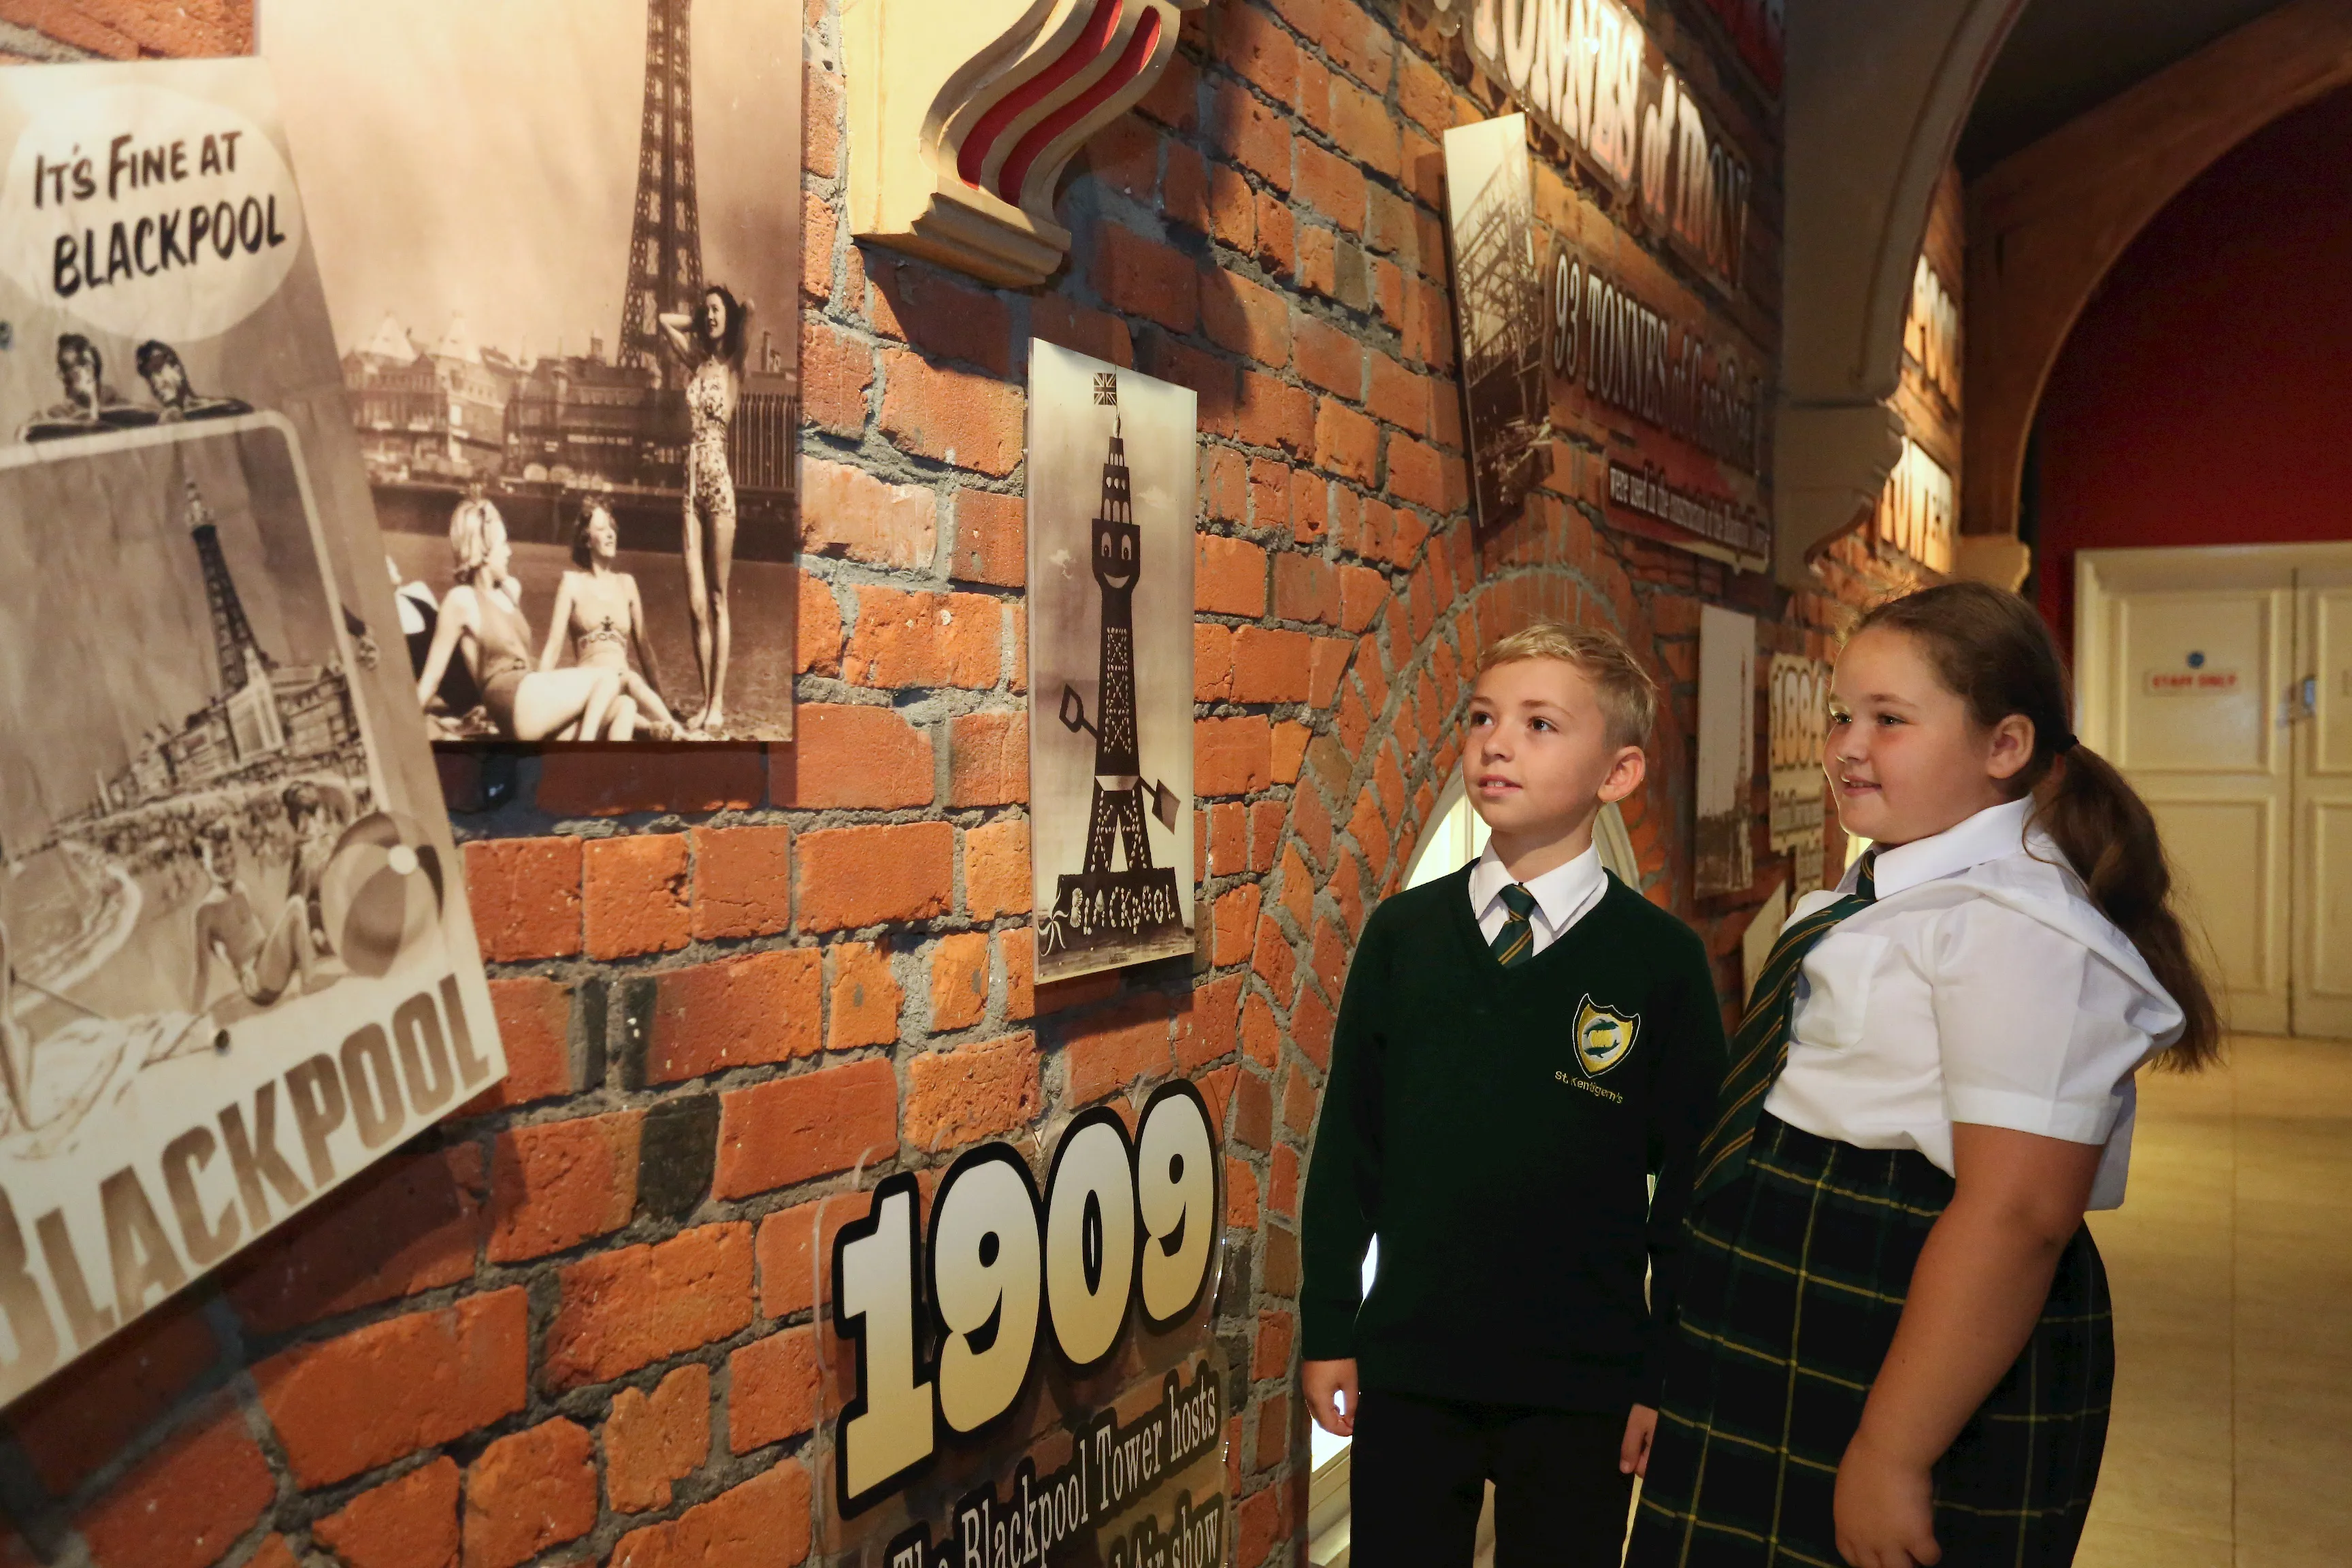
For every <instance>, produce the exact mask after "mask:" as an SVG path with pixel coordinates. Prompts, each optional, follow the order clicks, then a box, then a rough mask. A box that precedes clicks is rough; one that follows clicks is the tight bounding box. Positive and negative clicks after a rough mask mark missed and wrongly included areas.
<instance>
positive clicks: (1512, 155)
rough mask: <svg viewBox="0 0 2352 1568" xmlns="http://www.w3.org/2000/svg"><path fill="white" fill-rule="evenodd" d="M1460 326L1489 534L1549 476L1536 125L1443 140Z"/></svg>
mask: <svg viewBox="0 0 2352 1568" xmlns="http://www.w3.org/2000/svg"><path fill="white" fill-rule="evenodd" d="M1445 211H1446V222H1447V226H1448V229H1449V230H1450V233H1451V237H1452V240H1453V246H1454V328H1455V331H1456V332H1457V333H1458V334H1459V338H1460V343H1461V353H1462V395H1463V401H1464V403H1465V405H1466V412H1467V415H1468V419H1469V428H1470V488H1471V490H1472V492H1473V495H1474V497H1475V501H1476V507H1477V510H1476V514H1475V515H1476V517H1477V520H1478V526H1479V527H1480V528H1481V529H1491V528H1496V527H1498V526H1500V525H1501V524H1502V523H1504V522H1506V521H1509V520H1510V519H1511V518H1513V517H1516V516H1517V515H1518V513H1519V510H1520V508H1521V507H1522V506H1524V505H1525V504H1526V501H1527V497H1528V491H1529V490H1531V489H1535V487H1536V486H1537V485H1538V484H1540V483H1542V482H1543V480H1544V478H1545V476H1547V475H1548V474H1549V473H1550V472H1551V423H1550V420H1551V405H1550V401H1549V397H1548V395H1547V394H1546V391H1545V387H1544V363H1543V352H1544V300H1543V279H1542V277H1541V275H1540V274H1539V273H1538V271H1537V268H1536V250H1535V194H1534V188H1533V184H1532V181H1531V179H1530V176H1529V173H1528V117H1527V116H1526V115H1524V114H1507V115H1504V116H1502V117H1501V118H1500V119H1496V120H1487V121H1480V122H1479V123H1477V124H1475V125H1459V126H1456V127H1454V129H1453V130H1451V131H1448V132H1446V133H1445Z"/></svg>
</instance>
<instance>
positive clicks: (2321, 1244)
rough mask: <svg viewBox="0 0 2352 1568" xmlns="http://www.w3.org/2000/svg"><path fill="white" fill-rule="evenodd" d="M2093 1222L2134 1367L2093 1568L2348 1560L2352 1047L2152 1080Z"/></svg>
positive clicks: (2255, 1052)
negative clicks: (2127, 1177)
mask: <svg viewBox="0 0 2352 1568" xmlns="http://www.w3.org/2000/svg"><path fill="white" fill-rule="evenodd" d="M2091 1223H2092V1228H2093V1230H2094V1232H2095V1234H2096V1236H2097V1237H2098V1241H2099V1249H2100V1251H2101V1252H2102V1253H2103V1254H2104V1255H2105V1258H2106V1262H2107V1272H2108V1274H2109V1276H2110V1278H2111V1279H2112V1280H2113V1283H2114V1288H2115V1297H2116V1359H2117V1363H2118V1365H2117V1370H2116V1411H2115V1422H2114V1426H2113V1428H2112V1430H2111V1432H2110V1434H2109V1436H2108V1439H2107V1455H2106V1464H2105V1469H2104V1471H2103V1472H2102V1474H2101V1477H2100V1480H2099V1490H2098V1497H2097V1500H2096V1501H2095V1503H2094V1504H2093V1506H2092V1509H2091V1524H2090V1530H2089V1531H2088V1533H2087V1534H2086V1536H2085V1537H2084V1542H2083V1549H2082V1552H2081V1553H2080V1555H2078V1556H2077V1557H2076V1559H2075V1562H2076V1563H2077V1565H2078V1568H2344V1565H2345V1564H2347V1563H2352V1484H2347V1477H2352V1043H2346V1042H2331V1041H2320V1040H2284V1039H2265V1038H2252V1037H2242V1038H2240V1039H2238V1040H2237V1041H2235V1042H2234V1043H2233V1045H2232V1047H2231V1058H2230V1063H2229V1065H2228V1067H2226V1068H2222V1069H2221V1070H2218V1071H2215V1072H2212V1073H2208V1074H2204V1075H2202V1076H2200V1077H2198V1078H2193V1079H2182V1078H2174V1077H2169V1076H2165V1077H2158V1076H2155V1075H2149V1076H2147V1077H2144V1078H2143V1079H2141V1084H2140V1121H2139V1128H2138V1131H2137V1135H2136V1137H2135V1140H2134V1144H2133V1151H2132V1174H2131V1190H2130V1195H2129V1197H2128V1199H2127V1201H2126V1204H2125V1205H2124V1207H2123V1208H2121V1209H2119V1210H2117V1211H2116V1212H2115V1213H2112V1214H2104V1215H2095V1216H2094V1217H2093V1219H2092V1222H2091Z"/></svg>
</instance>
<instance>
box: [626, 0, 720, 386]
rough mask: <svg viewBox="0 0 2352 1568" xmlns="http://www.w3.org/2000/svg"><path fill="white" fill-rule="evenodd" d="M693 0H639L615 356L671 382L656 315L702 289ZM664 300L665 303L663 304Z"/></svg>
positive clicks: (663, 382) (674, 377)
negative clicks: (637, 101)
mask: <svg viewBox="0 0 2352 1568" xmlns="http://www.w3.org/2000/svg"><path fill="white" fill-rule="evenodd" d="M692 4H693V0H646V106H645V116H644V119H643V121H642V122H641V125H640V129H639V131H638V134H637V207H636V217H635V222H634V223H633V224H632V225H631V226H630V230H629V289H628V294H627V296H626V299H625V303H624V304H623V305H622V308H621V353H620V361H621V363H623V364H625V365H628V366H631V367H633V368H635V369H640V370H647V371H651V372H652V373H653V374H654V377H655V380H656V384H659V385H663V386H668V385H672V384H676V383H677V377H678V375H679V374H681V373H678V372H677V371H674V370H673V369H672V368H671V366H670V363H669V358H668V356H667V355H666V354H664V353H662V344H661V321H660V317H661V313H662V311H663V310H676V309H677V308H679V306H680V305H682V304H684V303H685V302H687V301H689V300H693V299H694V297H695V296H696V295H697V294H698V293H700V292H701V291H702V224H701V219H700V218H699V217H698V216H697V213H696V208H695V201H694V51H693V48H692V45H691V39H690V37H689V35H688V11H689V10H690V8H691V6H692ZM665 301H669V303H667V304H665Z"/></svg>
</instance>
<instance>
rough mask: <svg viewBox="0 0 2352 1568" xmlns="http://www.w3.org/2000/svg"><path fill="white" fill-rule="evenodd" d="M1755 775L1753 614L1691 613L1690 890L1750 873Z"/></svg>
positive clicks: (1701, 891) (1722, 887) (1706, 889)
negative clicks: (1694, 773)
mask: <svg viewBox="0 0 2352 1568" xmlns="http://www.w3.org/2000/svg"><path fill="white" fill-rule="evenodd" d="M1755 780H1756V620H1755V617H1754V616H1743V615H1740V614H1739V613H1738V612H1737V611H1734V610H1723V609H1717V607H1716V606H1715V605H1701V606H1700V607H1699V613H1698V792H1697V804H1698V834H1697V844H1696V886H1695V890H1696V892H1697V893H1698V895H1699V896H1700V897H1701V898H1705V897H1706V895H1708V894H1709V893H1736V892H1738V891H1740V890H1741V889H1745V888H1746V887H1747V886H1748V883H1749V882H1751V881H1753V880H1755V877H1756V863H1755V853H1754V849H1753V847H1752V846H1751V845H1750V843H1749V842H1748V840H1749V837H1750V835H1749V833H1748V818H1749V816H1750V815H1751V810H1752V808H1751V805H1750V797H1751V795H1752V793H1753V789H1754V785H1755Z"/></svg>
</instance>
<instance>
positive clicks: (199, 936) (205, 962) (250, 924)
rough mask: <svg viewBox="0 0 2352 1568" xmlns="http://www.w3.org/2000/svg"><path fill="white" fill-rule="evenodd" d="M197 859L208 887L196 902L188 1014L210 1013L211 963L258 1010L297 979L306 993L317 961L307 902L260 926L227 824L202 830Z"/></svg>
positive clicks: (291, 904) (294, 904)
mask: <svg viewBox="0 0 2352 1568" xmlns="http://www.w3.org/2000/svg"><path fill="white" fill-rule="evenodd" d="M196 855H197V858H199V859H200V860H201V861H202V862H203V864H204V868H205V877H206V879H208V880H209V881H210V884H211V885H210V886H209V887H207V888H206V889H205V894H204V897H203V898H201V899H200V900H197V902H196V911H195V931H194V937H195V948H196V977H195V982H194V985H193V986H192V988H191V990H190V992H189V995H190V998H191V1000H190V1007H191V1010H193V1011H194V1012H197V1013H209V1012H211V1011H212V1010H213V1002H212V988H213V982H212V973H213V964H214V963H215V962H220V963H226V965H227V966H228V971H229V973H230V975H231V976H232V977H234V978H235V980H236V988H237V990H238V992H239V993H240V994H243V995H244V997H245V999H246V1000H247V1002H250V1003H251V1004H253V1005H255V1006H257V1007H267V1006H268V1005H270V1004H272V1003H274V1002H276V1001H277V1000H278V998H279V997H281V996H284V995H285V994H287V993H288V992H289V991H291V990H292V989H293V988H294V982H295V981H296V980H297V979H298V978H299V979H300V980H302V981H304V982H305V988H306V989H307V988H308V983H309V982H310V979H311V978H312V966H313V964H314V963H315V961H316V956H317V955H316V953H315V952H313V944H312V941H311V938H312V932H311V931H310V921H309V919H308V914H307V908H306V903H307V901H306V900H299V899H289V905H288V907H286V908H281V909H280V910H278V919H277V921H275V922H274V923H272V924H269V925H264V924H263V923H262V919H261V914H260V911H258V910H256V909H255V908H254V907H253V896H252V894H251V893H249V892H247V889H246V886H245V879H243V878H242V877H240V876H238V875H237V873H236V859H235V856H236V849H235V847H234V845H233V843H232V841H231V837H230V834H229V831H228V827H227V826H226V824H225V823H219V822H213V823H208V824H206V825H205V827H204V829H203V830H202V832H201V833H200V835H199V836H198V837H197V839H196Z"/></svg>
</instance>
